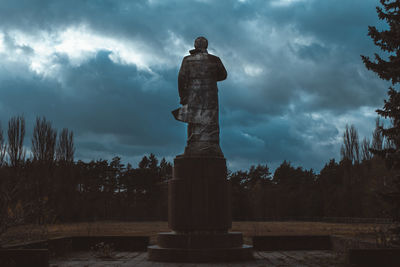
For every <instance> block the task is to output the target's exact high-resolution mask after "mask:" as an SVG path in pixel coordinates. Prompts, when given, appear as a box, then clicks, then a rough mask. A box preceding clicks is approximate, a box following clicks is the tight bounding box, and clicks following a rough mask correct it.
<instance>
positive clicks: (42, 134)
mask: <svg viewBox="0 0 400 267" xmlns="http://www.w3.org/2000/svg"><path fill="white" fill-rule="evenodd" d="M56 138H57V131H56V130H54V129H53V128H52V127H51V122H49V121H47V120H46V118H45V117H42V118H40V117H37V118H36V124H35V127H34V129H33V137H32V154H33V159H34V160H38V161H43V162H52V161H53V160H54V154H55V146H56Z"/></svg>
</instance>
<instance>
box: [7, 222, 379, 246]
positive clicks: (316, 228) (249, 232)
mask: <svg viewBox="0 0 400 267" xmlns="http://www.w3.org/2000/svg"><path fill="white" fill-rule="evenodd" d="M384 227H386V225H384V224H367V223H354V224H346V223H325V222H252V221H250V222H233V223H232V229H231V230H230V231H234V232H242V233H243V236H244V243H246V244H251V237H252V236H259V235H305V234H312V235H320V234H321V235H339V236H347V237H357V238H359V239H363V240H365V239H368V240H369V241H371V242H374V241H375V240H374V239H375V236H376V231H377V230H378V229H380V228H384ZM169 231H170V229H169V228H168V223H167V222H113V221H105V222H104V221H102V222H83V223H62V224H52V225H47V226H41V227H36V226H32V225H27V226H20V227H16V228H13V229H10V230H9V231H8V233H7V234H6V235H4V236H2V240H8V242H7V243H10V242H11V243H19V242H20V241H24V240H25V241H26V240H32V239H33V240H35V239H36V240H37V239H45V238H47V237H48V238H53V237H61V236H75V235H86V236H93V235H129V236H150V243H155V238H156V235H157V233H159V232H169Z"/></svg>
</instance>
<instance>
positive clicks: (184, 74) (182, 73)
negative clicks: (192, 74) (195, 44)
mask: <svg viewBox="0 0 400 267" xmlns="http://www.w3.org/2000/svg"><path fill="white" fill-rule="evenodd" d="M188 77H189V74H188V68H187V63H186V61H185V59H183V61H182V64H181V68H180V70H179V75H178V91H179V97H180V99H181V101H180V103H181V104H182V105H185V104H187V90H186V87H187V80H188Z"/></svg>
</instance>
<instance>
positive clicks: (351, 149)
mask: <svg viewBox="0 0 400 267" xmlns="http://www.w3.org/2000/svg"><path fill="white" fill-rule="evenodd" d="M340 154H341V156H342V159H344V160H349V161H351V162H352V163H359V162H360V143H359V141H358V132H357V129H356V128H355V127H354V125H351V126H350V127H349V125H347V124H346V129H345V131H344V133H343V145H342V147H341V149H340Z"/></svg>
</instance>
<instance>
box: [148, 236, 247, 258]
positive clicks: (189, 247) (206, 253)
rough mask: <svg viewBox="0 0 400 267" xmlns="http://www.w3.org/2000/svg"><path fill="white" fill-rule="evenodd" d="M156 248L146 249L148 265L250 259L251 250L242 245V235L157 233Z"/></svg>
mask: <svg viewBox="0 0 400 267" xmlns="http://www.w3.org/2000/svg"><path fill="white" fill-rule="evenodd" d="M157 239H158V240H157V243H158V245H156V246H149V247H148V249H147V251H148V256H149V260H150V261H162V262H222V261H223V262H228V261H249V260H252V259H253V254H252V251H253V250H252V247H251V246H247V245H243V238H242V233H237V232H231V233H216V234H177V233H174V232H170V233H160V234H158V237H157Z"/></svg>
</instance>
